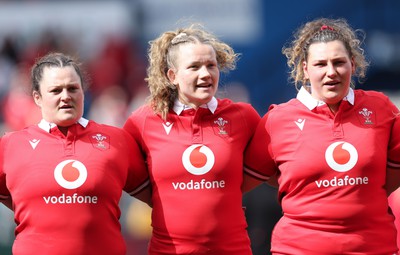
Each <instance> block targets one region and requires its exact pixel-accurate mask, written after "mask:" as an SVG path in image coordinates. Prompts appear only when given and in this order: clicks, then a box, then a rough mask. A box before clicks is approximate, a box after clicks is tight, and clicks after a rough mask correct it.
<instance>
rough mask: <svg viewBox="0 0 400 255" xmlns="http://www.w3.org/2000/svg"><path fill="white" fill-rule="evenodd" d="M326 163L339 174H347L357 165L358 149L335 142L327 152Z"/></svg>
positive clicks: (344, 143)
mask: <svg viewBox="0 0 400 255" xmlns="http://www.w3.org/2000/svg"><path fill="white" fill-rule="evenodd" d="M325 160H326V163H328V165H329V166H330V167H331V168H332V169H333V170H335V171H337V172H347V171H349V170H351V169H352V168H353V167H354V166H355V165H356V163H357V160H358V153H357V150H356V148H355V147H354V146H353V145H351V144H350V143H347V142H335V143H333V144H331V145H330V146H329V147H328V148H327V149H326V152H325Z"/></svg>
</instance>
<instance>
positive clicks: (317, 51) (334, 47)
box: [308, 40, 349, 58]
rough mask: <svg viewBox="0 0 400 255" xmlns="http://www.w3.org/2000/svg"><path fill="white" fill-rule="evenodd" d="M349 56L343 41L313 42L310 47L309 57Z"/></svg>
mask: <svg viewBox="0 0 400 255" xmlns="http://www.w3.org/2000/svg"><path fill="white" fill-rule="evenodd" d="M343 56H349V53H348V52H347V49H346V47H345V45H344V43H343V42H342V41H339V40H335V41H330V42H318V43H313V44H311V45H310V47H309V48H308V58H326V57H343Z"/></svg>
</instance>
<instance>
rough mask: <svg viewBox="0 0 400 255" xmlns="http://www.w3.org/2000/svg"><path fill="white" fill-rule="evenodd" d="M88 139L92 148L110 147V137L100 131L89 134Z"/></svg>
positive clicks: (104, 148)
mask: <svg viewBox="0 0 400 255" xmlns="http://www.w3.org/2000/svg"><path fill="white" fill-rule="evenodd" d="M90 141H91V142H92V145H93V147H94V148H96V149H99V150H102V151H104V150H108V149H109V148H110V137H109V136H108V135H103V134H101V133H97V134H92V135H90Z"/></svg>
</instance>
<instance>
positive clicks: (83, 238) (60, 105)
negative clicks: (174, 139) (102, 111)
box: [0, 53, 148, 255]
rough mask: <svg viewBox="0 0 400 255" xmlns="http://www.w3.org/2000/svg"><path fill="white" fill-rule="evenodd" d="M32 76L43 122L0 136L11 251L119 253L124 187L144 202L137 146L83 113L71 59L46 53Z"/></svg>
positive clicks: (81, 82)
mask: <svg viewBox="0 0 400 255" xmlns="http://www.w3.org/2000/svg"><path fill="white" fill-rule="evenodd" d="M31 80H32V89H33V93H32V95H33V99H34V101H35V103H36V104H37V105H38V106H39V108H40V109H41V113H42V118H43V119H42V120H41V121H40V123H39V124H38V125H32V126H30V127H28V128H26V129H23V130H21V131H16V132H10V133H7V134H6V135H4V136H3V137H2V138H1V141H0V201H1V202H3V203H5V204H7V205H8V206H10V208H12V209H13V211H14V218H15V222H16V224H17V226H16V229H15V235H16V239H15V241H14V245H13V254H14V255H22V254H32V252H33V253H36V254H59V255H78V254H81V255H90V254H96V255H97V254H113V255H117V254H120V255H123V254H125V253H126V247H125V243H124V239H123V237H122V234H121V226H120V223H119V217H120V208H119V206H118V203H119V201H120V198H121V194H122V191H126V192H128V193H129V194H130V195H132V196H137V198H139V199H143V200H144V201H148V200H146V196H145V195H144V194H145V193H144V192H143V190H144V188H145V187H146V183H148V174H147V170H146V166H145V164H144V160H143V158H142V155H141V153H140V151H139V149H138V147H137V144H136V143H135V141H134V140H133V139H132V138H131V137H130V135H129V134H128V133H126V132H125V131H124V130H122V129H120V128H117V127H112V126H108V125H102V124H97V123H96V122H94V121H89V120H86V119H84V118H83V117H82V115H83V104H84V88H85V87H86V86H85V85H86V84H85V79H84V76H83V72H82V70H81V69H80V66H79V65H78V63H77V62H76V61H75V60H74V59H72V58H70V57H69V56H66V55H64V54H61V53H50V54H48V55H46V56H44V57H42V58H40V59H39V60H38V61H37V62H36V63H35V64H34V66H33V68H32V76H31ZM11 198H12V202H13V203H12V205H10V204H9V202H10V201H11Z"/></svg>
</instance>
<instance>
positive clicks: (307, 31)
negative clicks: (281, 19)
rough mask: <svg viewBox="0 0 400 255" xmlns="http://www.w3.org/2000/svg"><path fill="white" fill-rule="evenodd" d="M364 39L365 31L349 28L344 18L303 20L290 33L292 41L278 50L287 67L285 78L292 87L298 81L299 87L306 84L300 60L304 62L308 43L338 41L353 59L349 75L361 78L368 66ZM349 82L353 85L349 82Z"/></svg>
mask: <svg viewBox="0 0 400 255" xmlns="http://www.w3.org/2000/svg"><path fill="white" fill-rule="evenodd" d="M358 37H360V39H359V38H358ZM364 38H365V33H364V32H363V31H362V30H360V29H358V30H354V29H353V28H351V27H350V25H349V24H348V23H347V21H346V20H345V19H328V18H319V19H316V20H313V21H310V22H307V23H305V24H304V25H302V26H301V27H300V28H298V30H297V31H296V32H295V33H294V39H293V41H292V42H290V43H289V45H287V46H284V47H283V48H282V53H283V54H284V55H285V56H286V58H287V65H288V66H289V68H290V69H291V70H290V77H289V78H290V79H291V80H292V81H293V82H294V84H295V85H296V88H297V87H298V86H297V85H298V84H299V83H300V84H301V85H302V86H305V85H307V82H308V81H307V79H306V78H305V76H304V71H303V62H304V61H307V57H308V50H309V47H310V45H311V44H313V43H319V42H324V43H327V42H331V41H335V40H339V41H341V42H343V44H344V45H345V47H346V49H347V52H348V54H349V57H350V58H353V60H354V65H355V73H354V74H353V76H355V77H358V79H359V81H361V79H362V78H364V77H365V74H366V70H367V68H368V66H369V63H368V62H367V60H366V59H365V56H364V50H363V49H362V48H361V44H362V43H363V40H364ZM351 83H352V85H353V86H354V84H353V81H352V82H351Z"/></svg>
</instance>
